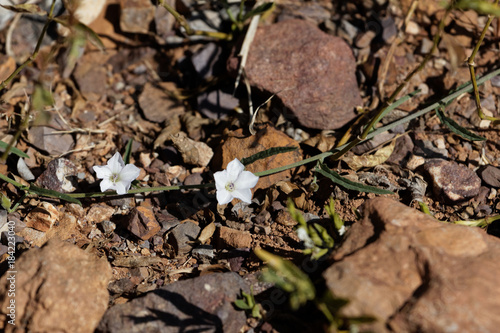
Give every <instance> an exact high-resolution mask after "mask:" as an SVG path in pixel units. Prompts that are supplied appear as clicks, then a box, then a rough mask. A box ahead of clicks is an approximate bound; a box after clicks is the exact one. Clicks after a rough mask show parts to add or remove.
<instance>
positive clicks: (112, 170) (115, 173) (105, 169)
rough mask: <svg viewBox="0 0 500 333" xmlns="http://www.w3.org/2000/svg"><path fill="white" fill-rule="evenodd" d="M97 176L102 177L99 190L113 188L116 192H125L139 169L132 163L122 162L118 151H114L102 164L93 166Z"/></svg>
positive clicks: (137, 174) (103, 190) (137, 175)
mask: <svg viewBox="0 0 500 333" xmlns="http://www.w3.org/2000/svg"><path fill="white" fill-rule="evenodd" d="M93 168H94V171H95V173H96V175H97V178H99V179H102V182H101V191H102V192H105V191H107V190H115V191H116V193H118V194H125V193H127V192H128V190H129V189H130V184H131V183H132V181H134V180H135V179H136V178H137V177H139V173H140V169H139V168H138V167H136V166H135V165H133V164H127V165H125V163H124V162H123V159H122V156H121V155H120V153H118V152H117V153H115V154H114V155H113V157H111V158H110V159H109V160H108V164H107V165H104V166H94V167H93Z"/></svg>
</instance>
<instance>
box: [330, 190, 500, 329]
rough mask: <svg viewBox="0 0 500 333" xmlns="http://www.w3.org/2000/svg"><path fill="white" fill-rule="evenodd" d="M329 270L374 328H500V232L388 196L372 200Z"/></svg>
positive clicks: (353, 312)
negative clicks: (422, 210)
mask: <svg viewBox="0 0 500 333" xmlns="http://www.w3.org/2000/svg"><path fill="white" fill-rule="evenodd" d="M364 213H365V217H364V219H363V220H362V221H360V222H358V223H356V224H354V225H353V226H352V228H351V229H350V230H349V231H348V232H347V233H346V239H345V242H344V243H343V244H342V246H341V247H340V248H339V250H338V251H337V252H336V253H335V254H334V256H333V259H334V260H335V262H334V264H333V265H332V266H331V267H330V268H328V269H327V270H326V271H325V272H324V273H323V276H324V277H325V280H326V283H327V286H328V288H329V289H330V290H331V291H332V292H333V293H334V294H335V295H336V296H339V297H343V298H347V299H349V300H350V303H349V304H348V305H347V306H346V307H345V308H343V309H342V313H343V314H345V315H349V316H358V315H370V316H374V317H375V318H377V321H376V322H375V323H372V324H369V325H368V326H365V327H364V328H365V329H368V330H370V331H373V332H497V331H498V327H500V317H498V316H497V312H498V308H499V307H500V285H499V284H498V276H500V263H499V261H498V258H499V256H500V240H498V239H497V238H495V237H493V236H489V235H487V234H486V233H485V232H484V231H483V230H481V229H479V228H471V227H465V226H460V225H454V224H448V223H443V222H439V221H437V220H435V219H433V218H432V217H430V216H428V215H425V214H423V213H420V212H418V211H416V210H414V209H410V208H408V207H406V206H404V205H402V204H400V203H398V202H395V201H392V200H390V199H386V198H376V199H373V200H370V201H368V202H367V203H366V204H365V207H364Z"/></svg>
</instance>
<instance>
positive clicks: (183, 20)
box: [158, 0, 233, 40]
mask: <svg viewBox="0 0 500 333" xmlns="http://www.w3.org/2000/svg"><path fill="white" fill-rule="evenodd" d="M158 4H159V5H160V6H162V7H163V8H165V9H166V10H167V11H168V12H169V13H170V14H172V15H173V16H174V18H175V20H176V21H177V22H179V24H180V25H181V27H183V28H184V30H186V34H187V35H189V36H207V37H212V38H217V39H222V40H231V39H232V38H233V36H232V35H231V34H226V33H223V32H218V31H202V30H194V29H193V28H191V27H190V26H189V23H188V21H187V20H186V18H185V17H184V16H183V15H181V14H180V13H179V12H178V11H176V10H175V8H174V7H172V6H170V5H169V4H168V3H166V2H165V0H159V1H158Z"/></svg>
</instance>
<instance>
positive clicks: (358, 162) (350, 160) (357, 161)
mask: <svg viewBox="0 0 500 333" xmlns="http://www.w3.org/2000/svg"><path fill="white" fill-rule="evenodd" d="M395 145H396V140H392V141H391V143H390V144H389V145H387V146H385V147H384V148H382V149H378V150H377V151H376V152H375V153H374V154H371V155H369V154H363V155H361V156H356V155H352V156H345V157H343V158H342V160H343V161H344V162H346V163H347V164H348V165H349V167H350V168H351V169H353V170H354V171H357V170H359V169H361V168H372V167H374V166H377V165H379V164H382V163H384V162H385V161H387V159H388V158H389V156H391V154H392V152H393V150H394V147H395Z"/></svg>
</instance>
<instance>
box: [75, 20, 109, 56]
mask: <svg viewBox="0 0 500 333" xmlns="http://www.w3.org/2000/svg"><path fill="white" fill-rule="evenodd" d="M76 28H77V29H79V30H82V31H83V32H85V34H86V36H87V39H88V40H89V41H90V42H91V43H92V44H94V45H95V46H96V47H97V48H99V50H100V51H104V50H105V49H106V47H105V46H104V44H103V42H102V40H101V38H100V37H99V35H98V34H96V32H95V31H94V30H92V29H90V28H89V27H88V26H86V25H85V24H83V23H81V22H78V24H77V25H76Z"/></svg>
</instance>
